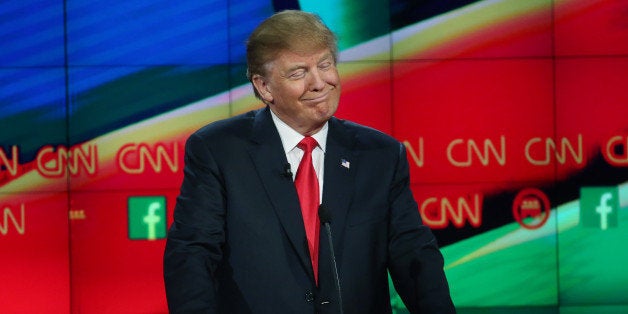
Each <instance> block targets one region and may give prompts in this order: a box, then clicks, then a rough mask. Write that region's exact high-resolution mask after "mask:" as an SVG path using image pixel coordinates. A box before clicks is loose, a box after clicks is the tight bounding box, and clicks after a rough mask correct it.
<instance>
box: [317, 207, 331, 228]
mask: <svg viewBox="0 0 628 314" xmlns="http://www.w3.org/2000/svg"><path fill="white" fill-rule="evenodd" d="M318 219H320V220H321V223H323V224H326V223H330V222H331V212H330V211H329V209H328V208H327V207H325V205H323V204H321V205H320V206H318Z"/></svg>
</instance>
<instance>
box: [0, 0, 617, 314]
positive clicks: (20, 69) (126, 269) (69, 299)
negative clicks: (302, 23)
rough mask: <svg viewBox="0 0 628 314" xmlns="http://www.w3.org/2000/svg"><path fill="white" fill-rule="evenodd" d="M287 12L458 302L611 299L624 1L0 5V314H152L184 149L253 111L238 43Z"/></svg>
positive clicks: (516, 307)
mask: <svg viewBox="0 0 628 314" xmlns="http://www.w3.org/2000/svg"><path fill="white" fill-rule="evenodd" d="M287 8H292V9H301V10H304V11H309V12H315V13H317V14H319V15H320V16H321V17H322V19H323V20H324V21H325V22H326V23H327V24H328V25H329V26H330V28H332V30H333V31H334V32H336V34H337V35H338V38H339V46H340V62H339V64H338V67H339V71H340V75H341V81H342V89H343V94H342V96H341V103H340V108H339V110H338V112H337V116H338V117H339V118H343V119H349V120H353V121H356V122H358V123H362V124H365V125H368V126H371V127H374V128H377V129H379V130H381V131H383V132H385V133H388V134H390V135H392V136H394V137H395V138H397V139H398V140H399V141H400V142H402V143H403V144H404V145H405V147H406V148H407V153H408V161H409V163H410V172H411V187H412V190H413V193H414V196H415V198H416V200H417V203H418V205H419V208H418V209H419V211H420V213H421V216H422V218H423V222H424V223H425V224H427V225H428V226H430V227H431V228H432V230H433V231H434V233H435V234H436V236H437V239H438V241H439V244H440V246H441V248H442V252H443V255H444V257H445V271H446V274H447V277H448V279H449V282H450V286H451V292H452V298H453V301H454V303H455V304H456V306H457V308H458V312H460V313H478V311H479V312H482V311H489V312H491V313H626V312H628V288H627V287H628V286H627V285H626V283H628V272H627V271H626V270H625V264H626V261H628V250H626V245H625V243H624V242H625V239H628V118H627V117H628V93H626V86H628V75H627V73H628V28H627V24H626V21H627V20H628V19H627V15H626V12H628V3H626V1H621V0H587V1H585V0H530V1H517V0H477V1H472V0H466V1H465V0H457V1H436V0H434V1H431V0H428V1H410V0H388V1H376V0H367V1H358V0H355V1H342V2H337V3H335V2H324V3H321V1H314V0H311V1H310V0H304V1H252V0H246V1H184V2H177V3H175V2H172V1H164V0H158V1H140V0H130V1H124V2H119V3H115V4H113V3H109V2H102V1H52V0H42V1H35V0H26V1H11V2H7V1H4V2H2V3H0V16H2V18H1V19H0V42H1V45H0V47H1V48H0V214H1V215H0V247H1V248H2V253H1V256H2V259H0V268H2V269H3V275H2V282H3V285H2V287H0V308H2V311H3V312H5V311H6V312H9V313H14V312H37V313H46V312H50V313H65V312H71V313H100V312H115V313H137V312H141V313H166V312H167V305H166V300H165V292H164V288H163V279H162V255H163V250H164V245H165V237H166V232H167V228H168V226H169V225H170V224H171V223H172V211H173V209H174V204H175V202H176V197H177V195H178V190H179V185H180V183H181V180H182V168H183V154H184V151H183V149H184V144H185V140H186V139H187V137H188V136H189V135H190V134H191V133H192V132H194V131H195V130H197V129H199V128H201V127H202V126H204V125H205V124H207V123H210V122H212V121H216V120H220V119H224V118H227V117H230V116H234V115H237V114H240V113H244V112H247V111H249V110H252V109H256V108H260V107H261V106H262V104H261V103H260V102H259V101H258V100H257V99H255V97H254V95H253V91H252V88H251V86H250V84H249V82H248V81H247V80H246V77H245V71H246V64H245V59H244V54H245V53H244V43H245V41H246V38H247V36H248V35H249V33H250V32H251V31H252V30H253V29H254V28H255V27H256V26H257V24H258V23H259V22H260V21H262V20H263V19H265V18H266V17H268V16H270V15H271V14H273V13H274V12H276V11H280V10H282V9H287ZM391 302H392V304H393V308H394V312H395V313H407V310H406V309H405V307H404V306H403V303H402V302H401V300H400V299H399V297H398V295H397V294H396V293H395V291H394V289H393V288H392V286H391Z"/></svg>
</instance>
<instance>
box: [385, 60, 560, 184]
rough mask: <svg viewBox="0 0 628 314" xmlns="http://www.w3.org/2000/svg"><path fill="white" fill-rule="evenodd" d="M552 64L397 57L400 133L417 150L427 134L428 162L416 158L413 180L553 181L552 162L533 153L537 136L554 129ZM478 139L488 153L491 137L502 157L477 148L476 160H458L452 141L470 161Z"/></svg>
mask: <svg viewBox="0 0 628 314" xmlns="http://www.w3.org/2000/svg"><path fill="white" fill-rule="evenodd" d="M552 71H553V68H552V62H551V60H549V59H514V60H449V61H431V62H427V61H426V62H399V63H396V64H395V65H394V68H393V73H394V83H393V103H394V114H393V117H394V122H395V124H394V135H395V137H397V138H398V139H399V140H402V141H406V140H407V141H409V142H410V143H411V144H412V145H413V146H414V148H415V150H416V146H418V143H419V140H420V138H423V141H424V156H425V158H424V159H425V160H424V165H423V166H422V167H418V166H416V165H412V160H411V176H412V178H413V183H443V182H457V183H471V182H513V181H515V182H516V181H528V180H540V179H543V180H552V179H553V174H554V169H553V168H552V167H532V166H531V165H530V163H529V162H528V161H527V159H526V158H525V146H526V143H527V142H528V141H529V140H530V139H531V138H535V137H542V138H547V137H553V135H554V106H553V97H554V96H553V90H552V86H553V84H552V79H553V74H552ZM452 91H455V92H452ZM456 140H458V142H454V141H456ZM460 140H461V141H460ZM471 140H472V141H473V142H474V143H475V144H477V147H478V148H479V150H480V152H482V153H484V147H485V146H484V142H485V140H490V141H491V142H492V143H493V147H494V148H495V149H496V150H497V152H498V153H499V156H500V157H501V160H499V161H498V159H497V158H495V157H494V155H493V154H492V153H489V154H488V156H489V157H490V158H489V159H488V162H485V163H482V162H481V161H480V160H479V158H477V155H476V154H475V153H473V154H472V155H471V157H472V158H471V159H470V162H471V165H470V166H468V167H458V166H455V165H454V163H452V162H451V161H450V158H449V157H448V147H449V148H450V154H449V155H450V157H452V158H453V159H454V160H455V161H459V162H461V161H469V158H468V157H469V155H468V152H469V151H468V150H467V148H466V147H467V144H468V143H469V142H470V141H471ZM457 143H458V144H457ZM502 144H504V145H502ZM502 148H503V149H504V152H505V155H504V154H501V153H502V150H501V149H502Z"/></svg>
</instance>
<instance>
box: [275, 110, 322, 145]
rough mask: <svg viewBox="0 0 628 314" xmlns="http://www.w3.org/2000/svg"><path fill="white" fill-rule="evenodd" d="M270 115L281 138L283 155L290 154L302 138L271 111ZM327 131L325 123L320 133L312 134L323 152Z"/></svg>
mask: <svg viewBox="0 0 628 314" xmlns="http://www.w3.org/2000/svg"><path fill="white" fill-rule="evenodd" d="M270 114H271V116H272V118H273V122H274V123H275V127H276V128H277V132H279V137H280V138H281V144H283V150H284V153H286V154H287V153H288V152H290V151H291V150H292V149H294V148H295V147H296V146H297V144H299V142H300V141H301V140H302V139H303V138H304V136H303V135H301V134H300V133H299V132H297V131H295V130H294V129H293V128H291V127H290V126H289V125H287V124H286V123H285V122H283V121H282V120H281V119H279V117H277V115H275V113H274V112H273V111H272V110H271V111H270ZM328 130H329V122H325V125H323V128H321V129H320V131H318V132H316V134H313V135H312V137H313V138H314V139H315V140H316V142H318V147H320V148H321V149H322V150H323V153H324V152H325V147H326V145H327V131H328Z"/></svg>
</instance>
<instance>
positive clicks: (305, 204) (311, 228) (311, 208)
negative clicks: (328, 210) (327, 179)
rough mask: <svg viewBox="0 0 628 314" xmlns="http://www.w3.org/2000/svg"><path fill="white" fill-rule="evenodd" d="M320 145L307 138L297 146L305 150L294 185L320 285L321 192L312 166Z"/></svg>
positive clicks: (315, 276) (315, 273) (313, 265)
mask: <svg viewBox="0 0 628 314" xmlns="http://www.w3.org/2000/svg"><path fill="white" fill-rule="evenodd" d="M317 145H318V143H317V142H316V140H315V139H314V138H312V137H310V136H306V137H305V138H303V139H302V140H301V142H299V144H297V147H299V148H300V149H302V150H303V158H302V159H301V163H300V164H299V169H297V176H296V178H295V180H294V184H295V186H296V188H297V193H298V194H299V203H300V204H301V214H302V215H303V224H304V225H305V235H306V237H307V244H308V248H309V249H310V258H311V260H312V268H313V269H314V279H315V280H316V285H318V235H319V231H320V224H319V220H318V206H319V204H320V202H319V194H318V193H319V192H318V178H317V177H316V171H314V165H313V164H312V150H313V149H314V148H315V147H316V146H317Z"/></svg>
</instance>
